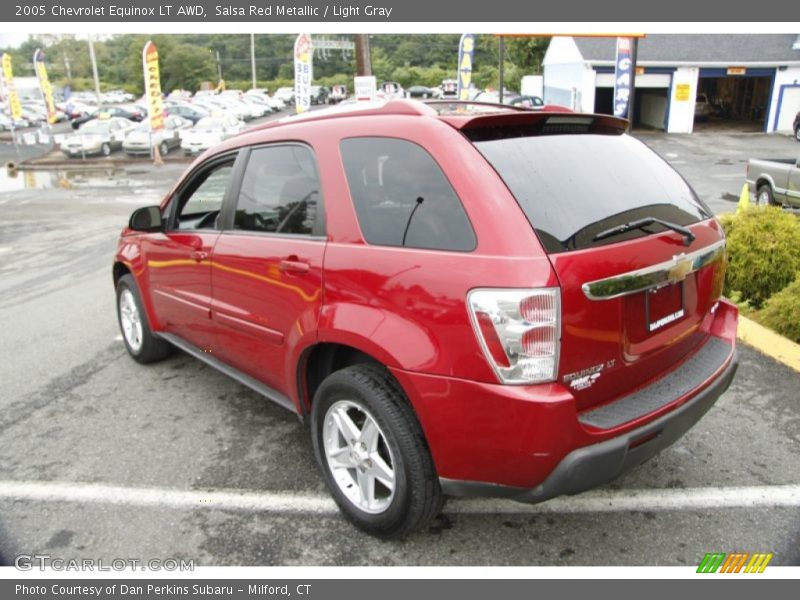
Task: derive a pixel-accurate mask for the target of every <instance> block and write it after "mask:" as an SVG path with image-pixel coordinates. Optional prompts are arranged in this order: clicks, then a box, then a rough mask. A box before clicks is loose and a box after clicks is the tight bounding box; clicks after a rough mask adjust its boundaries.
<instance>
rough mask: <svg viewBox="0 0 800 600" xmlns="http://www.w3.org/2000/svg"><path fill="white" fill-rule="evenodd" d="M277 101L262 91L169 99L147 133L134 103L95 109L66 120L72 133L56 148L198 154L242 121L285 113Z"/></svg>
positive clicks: (242, 124)
mask: <svg viewBox="0 0 800 600" xmlns="http://www.w3.org/2000/svg"><path fill="white" fill-rule="evenodd" d="M285 106H286V103H285V102H283V101H282V100H280V99H278V98H275V97H270V96H269V95H268V94H267V93H266V92H265V91H264V90H250V91H248V92H240V91H238V90H227V91H224V92H222V93H219V94H218V93H216V92H198V93H197V94H195V95H194V96H191V95H189V94H188V93H185V92H179V93H175V94H171V95H170V96H169V97H168V98H167V99H166V100H165V102H164V111H165V114H166V119H165V121H164V128H163V129H161V130H159V131H155V132H151V130H150V122H149V121H148V120H147V118H146V115H147V109H146V108H145V107H144V106H141V105H138V104H127V105H121V106H102V107H96V108H94V109H93V110H92V111H91V112H88V113H86V114H81V115H79V116H75V117H74V118H73V120H72V125H73V128H74V129H76V132H75V133H74V134H72V135H70V136H67V137H66V138H65V139H64V140H63V142H62V143H61V151H62V152H63V153H64V154H65V155H67V156H76V157H77V156H86V155H93V154H101V155H104V156H108V155H109V154H111V153H112V152H114V151H115V150H120V149H121V150H122V151H124V152H125V153H126V154H128V155H129V156H136V155H147V156H149V155H150V153H151V151H152V148H156V147H157V148H158V149H159V152H160V153H161V154H162V155H165V154H168V153H169V152H171V151H172V150H175V149H178V148H180V149H181V150H182V151H183V152H184V153H185V154H199V153H201V152H203V151H205V150H207V149H208V148H210V147H211V146H213V145H214V144H217V143H219V142H221V141H222V140H225V139H227V138H229V137H231V136H232V135H235V134H237V133H239V132H240V131H242V130H243V129H244V127H245V124H246V122H247V121H251V120H253V119H257V118H260V117H263V116H265V115H267V114H270V113H273V112H277V111H280V110H282V109H283V108H285Z"/></svg>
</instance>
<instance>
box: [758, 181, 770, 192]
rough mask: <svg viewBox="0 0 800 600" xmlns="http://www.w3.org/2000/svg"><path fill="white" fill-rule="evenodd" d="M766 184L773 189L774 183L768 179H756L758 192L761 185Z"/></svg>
mask: <svg viewBox="0 0 800 600" xmlns="http://www.w3.org/2000/svg"><path fill="white" fill-rule="evenodd" d="M763 185H766V186H767V187H769V189H772V184H771V183H770V182H769V180H768V179H763V178H762V179H759V180H757V181H756V192H758V188H760V187H761V186H763Z"/></svg>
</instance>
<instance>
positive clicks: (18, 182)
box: [0, 168, 150, 192]
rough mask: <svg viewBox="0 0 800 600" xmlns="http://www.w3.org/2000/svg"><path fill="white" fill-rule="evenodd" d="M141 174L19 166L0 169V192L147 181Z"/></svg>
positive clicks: (123, 171) (112, 186)
mask: <svg viewBox="0 0 800 600" xmlns="http://www.w3.org/2000/svg"><path fill="white" fill-rule="evenodd" d="M142 174H143V173H142V172H141V171H136V172H128V171H126V170H125V169H117V168H108V169H97V168H94V169H52V170H50V169H48V170H36V171H28V170H25V171H23V170H18V171H16V172H15V173H14V172H9V171H8V170H7V169H0V192H14V191H19V190H46V189H58V188H61V189H66V190H71V189H80V188H119V187H128V188H129V187H137V186H144V185H147V184H148V183H150V182H149V181H148V179H147V178H146V177H142Z"/></svg>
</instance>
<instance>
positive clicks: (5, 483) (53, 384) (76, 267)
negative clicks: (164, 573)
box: [0, 136, 800, 566]
mask: <svg viewBox="0 0 800 600" xmlns="http://www.w3.org/2000/svg"><path fill="white" fill-rule="evenodd" d="M739 139H740V142H739V144H748V148H753V150H754V151H755V152H756V154H758V155H761V154H762V153H763V154H764V155H768V156H778V155H782V153H784V151H786V152H788V151H789V149H794V150H795V154H796V144H795V145H794V146H791V145H790V146H787V147H786V149H785V148H784V146H783V143H784V141H788V140H783V139H781V138H766V137H765V136H761V137H758V136H755V137H753V138H752V139H750V138H749V137H748V136H741V137H740V138H739ZM646 142H647V143H649V144H651V145H652V146H653V147H655V148H656V149H657V150H658V151H659V152H661V153H662V154H664V155H665V156H667V158H668V159H670V160H671V161H673V164H675V162H677V161H686V162H685V163H684V164H676V167H677V168H679V170H681V171H682V172H683V173H684V175H685V176H686V177H687V179H688V180H689V181H690V182H691V183H692V184H693V185H694V186H695V187H697V188H698V191H700V192H701V195H703V194H707V195H713V194H716V193H718V192H719V190H722V189H725V186H727V185H728V184H729V183H732V182H733V181H734V180H733V177H731V178H730V180H728V179H726V178H722V177H719V178H713V177H712V176H713V175H714V174H723V173H724V174H727V173H731V174H733V173H734V171H735V170H736V169H740V168H741V169H742V173H743V167H742V166H741V165H740V164H739V163H738V161H739V160H740V159H739V158H734V157H735V156H744V155H748V154H749V153H750V150H749V149H745V148H739V149H736V148H734V146H736V141H735V140H730V141H729V140H722V141H721V142H717V141H715V140H713V139H710V138H706V137H705V136H703V137H702V139H701V138H700V137H696V138H691V137H689V136H685V137H680V138H666V136H662V137H658V136H647V139H646ZM728 144H730V147H729V148H728V147H727V145H728ZM710 149H718V151H717V152H716V153H712V152H710ZM728 153H729V154H728ZM670 154H675V155H676V156H672V157H670V156H669V155H670ZM723 154H724V155H725V156H728V161H723V162H726V164H715V163H716V162H717V161H718V160H719V158H718V157H719V156H722V155H723ZM727 162H730V163H731V164H730V165H728V164H727ZM183 168H184V166H183V165H177V164H176V165H166V166H164V167H161V168H154V167H152V166H150V165H136V166H130V167H128V168H126V169H123V170H116V171H113V172H107V171H99V172H94V174H91V173H85V174H83V176H82V177H80V178H76V177H74V176H69V177H66V176H65V177H64V178H65V179H66V181H67V183H66V184H63V185H61V184H59V183H58V182H59V181H61V178H60V177H58V176H56V177H53V178H52V179H51V180H50V181H55V182H56V183H55V184H54V187H48V188H47V189H29V188H24V187H21V188H19V189H16V188H15V187H14V186H13V185H9V184H8V181H5V182H3V183H2V187H0V189H2V190H3V193H2V196H0V331H2V335H0V350H2V356H3V360H2V361H0V381H2V394H0V448H2V453H3V458H2V461H0V557H2V558H1V560H4V561H6V562H13V559H14V557H15V556H17V555H19V554H33V553H39V554H49V555H51V556H52V557H58V558H63V559H72V558H102V559H104V560H107V561H110V560H112V559H114V558H138V559H149V558H160V559H164V558H184V559H194V560H195V562H196V564H197V565H203V566H209V565H369V566H377V565H687V566H692V565H697V564H698V563H699V561H700V560H701V559H702V557H703V556H704V554H705V553H706V552H733V551H748V552H773V553H774V554H775V557H774V558H773V562H772V563H771V564H773V565H800V510H798V509H799V508H800V407H798V401H799V395H798V392H797V390H798V389H800V374H798V373H797V372H795V371H792V370H790V369H788V368H786V367H784V366H782V365H780V364H778V363H776V362H774V361H772V360H771V359H769V358H766V357H764V356H762V355H760V354H759V353H757V352H756V351H754V350H752V349H750V348H748V347H746V346H740V356H741V366H740V368H739V373H738V375H737V377H736V379H735V380H734V382H733V384H732V386H731V388H730V389H729V391H728V392H727V393H726V394H725V395H724V396H723V397H722V398H721V399H720V400H719V402H718V403H717V405H716V406H715V407H714V408H713V409H712V410H711V411H710V412H709V413H708V414H707V415H706V416H705V417H704V419H703V420H701V421H700V423H699V424H698V425H697V426H696V427H695V428H694V429H693V430H691V431H690V432H689V433H688V434H687V435H686V436H685V437H684V438H683V439H681V440H680V441H679V442H678V443H676V444H675V445H674V446H672V447H671V448H669V449H668V450H666V451H664V452H663V453H661V454H660V455H659V456H657V457H656V458H654V459H653V460H651V461H650V462H648V463H646V464H644V465H642V466H640V467H638V468H637V469H635V470H633V471H631V472H630V473H628V474H627V475H625V476H624V477H623V478H621V479H619V480H617V481H616V482H614V483H613V484H611V485H609V486H606V487H605V488H603V489H600V490H597V491H593V492H589V493H587V494H583V495H580V496H576V497H572V498H567V499H556V500H553V501H550V502H547V503H545V504H542V505H538V506H533V507H529V506H526V505H519V504H514V503H512V502H506V501H492V500H488V501H487V500H481V501H473V500H450V501H449V503H448V505H447V506H446V507H445V511H444V513H443V515H442V516H441V517H440V518H439V519H438V520H437V521H436V523H435V524H434V525H433V526H432V527H431V528H430V529H429V530H426V531H422V532H419V533H417V534H415V535H414V536H412V537H410V538H408V539H407V540H404V541H400V542H384V541H378V540H375V539H373V538H371V537H369V536H367V535H364V534H362V533H360V532H359V531H357V530H356V529H354V528H353V527H352V526H351V525H349V524H348V523H347V522H346V521H345V520H344V519H343V518H341V517H340V516H339V515H338V513H337V512H336V510H335V508H334V507H333V505H332V503H331V502H330V500H329V499H328V495H327V493H326V490H325V487H324V484H323V481H322V477H321V475H320V474H319V472H318V470H317V467H316V465H315V463H314V460H313V456H312V451H311V445H310V435H309V431H308V428H307V426H306V425H303V424H301V423H300V422H299V421H298V419H297V417H296V416H294V415H292V414H291V413H289V412H287V411H286V410H284V409H282V408H280V407H278V406H277V405H273V404H271V403H269V402H268V401H266V400H264V399H263V398H261V397H259V396H258V395H256V394H255V393H253V392H251V391H250V390H249V389H247V388H244V387H242V386H241V385H240V384H238V383H236V382H234V381H233V380H230V379H228V378H227V377H225V376H224V375H221V374H219V373H217V372H215V371H213V370H212V369H210V368H208V367H206V366H204V365H202V364H201V363H199V362H197V361H195V360H193V359H191V358H189V357H188V356H186V355H182V354H180V353H176V354H175V355H174V356H172V357H170V358H169V359H167V360H166V361H164V362H162V363H159V364H156V365H151V366H141V365H138V364H137V363H135V362H133V361H132V360H131V359H129V358H128V356H127V355H126V353H125V350H124V347H123V344H122V341H121V338H120V336H119V332H118V328H117V324H116V318H115V313H114V291H113V288H112V280H111V268H110V267H111V260H112V257H113V253H114V249H115V244H116V236H117V234H118V232H119V230H120V228H121V227H122V225H123V224H124V223H125V221H126V220H127V217H128V215H129V213H130V212H131V211H132V210H133V209H134V208H136V207H138V206H143V205H147V204H153V203H156V202H158V200H159V199H160V197H161V195H162V194H163V193H164V191H165V190H166V189H168V188H169V187H170V185H171V184H172V182H173V181H174V179H175V178H176V177H177V176H178V174H179V173H180V172H181V170H182V169H183ZM20 176H22V177H24V174H23V175H20ZM709 179H710V180H709ZM738 185H740V184H738ZM722 202H724V201H722ZM728 204H729V203H726V204H724V205H722V206H728ZM715 210H716V209H715Z"/></svg>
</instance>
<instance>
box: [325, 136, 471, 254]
mask: <svg viewBox="0 0 800 600" xmlns="http://www.w3.org/2000/svg"><path fill="white" fill-rule="evenodd" d="M341 153H342V161H343V162H344V168H345V173H346V175H347V182H348V185H349V186H350V196H351V197H352V198H353V202H354V203H355V209H356V213H357V215H358V222H359V225H360V227H361V232H362V233H363V235H364V238H365V239H366V241H367V242H368V243H370V244H376V245H381V246H408V247H412V248H428V249H433V250H453V251H460V252H469V251H471V250H473V249H474V248H475V243H476V242H475V233H474V232H473V230H472V225H471V224H470V222H469V219H468V218H467V215H466V213H465V212H464V207H463V206H462V205H461V200H459V198H458V196H457V195H456V193H455V191H454V190H453V188H452V186H451V185H450V182H449V181H447V178H446V177H445V175H444V173H443V172H442V170H441V168H439V165H438V164H436V162H435V161H434V160H433V157H431V155H430V154H428V152H427V151H425V150H424V149H423V148H422V147H421V146H418V145H417V144H415V143H413V142H409V141H407V140H400V139H396V138H383V137H365V138H350V139H346V140H342V143H341Z"/></svg>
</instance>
